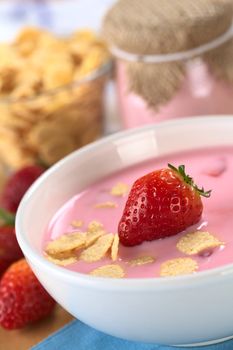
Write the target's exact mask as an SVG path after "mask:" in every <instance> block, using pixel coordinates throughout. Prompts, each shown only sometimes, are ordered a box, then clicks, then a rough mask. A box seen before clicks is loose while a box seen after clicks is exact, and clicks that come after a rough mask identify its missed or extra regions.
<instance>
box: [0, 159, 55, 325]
mask: <svg viewBox="0 0 233 350" xmlns="http://www.w3.org/2000/svg"><path fill="white" fill-rule="evenodd" d="M44 170H45V169H44V168H42V167H40V166H36V165H32V166H27V167H25V168H22V169H20V170H19V171H17V172H16V173H14V174H12V175H11V176H10V177H9V179H8V181H7V182H6V184H5V186H4V188H3V191H2V194H1V195H0V222H1V225H0V278H1V279H0V325H1V326H2V327H4V328H5V329H16V328H22V327H24V326H26V325H27V324H29V323H31V322H34V321H37V320H40V319H42V318H44V317H45V316H47V315H49V314H50V313H51V312H52V310H53V309H54V306H55V301H54V300H53V299H52V297H51V296H50V295H49V294H48V293H47V292H46V291H45V289H44V288H43V287H42V285H41V284H40V282H39V281H38V279H37V278H36V276H35V275H34V273H33V272H32V270H31V269H30V267H29V265H28V264H27V262H26V260H25V259H23V253H22V251H21V249H20V247H19V245H18V242H17V240H16V235H15V214H16V211H17V209H18V206H19V204H20V201H21V199H22V197H23V196H24V194H25V192H26V191H27V190H28V189H29V187H30V186H31V185H32V184H33V182H34V181H35V180H36V179H37V178H38V177H39V176H40V175H41V174H42V173H43V172H44Z"/></svg>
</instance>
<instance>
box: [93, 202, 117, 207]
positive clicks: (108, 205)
mask: <svg viewBox="0 0 233 350" xmlns="http://www.w3.org/2000/svg"><path fill="white" fill-rule="evenodd" d="M95 208H117V204H116V203H114V202H110V201H107V202H103V203H97V204H95Z"/></svg>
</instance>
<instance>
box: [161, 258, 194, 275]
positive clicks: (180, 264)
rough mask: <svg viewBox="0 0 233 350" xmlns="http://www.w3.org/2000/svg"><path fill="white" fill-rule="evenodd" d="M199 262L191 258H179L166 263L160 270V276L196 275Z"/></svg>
mask: <svg viewBox="0 0 233 350" xmlns="http://www.w3.org/2000/svg"><path fill="white" fill-rule="evenodd" d="M197 269H198V265H197V262H196V261H195V260H193V259H191V258H177V259H171V260H167V261H165V262H164V263H163V264H162V265H161V268H160V276H161V277H166V276H179V275H187V274H191V273H194V272H195V271H196V270H197Z"/></svg>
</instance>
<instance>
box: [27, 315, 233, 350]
mask: <svg viewBox="0 0 233 350" xmlns="http://www.w3.org/2000/svg"><path fill="white" fill-rule="evenodd" d="M175 349H176V350H177V349H180V350H184V349H189V350H191V349H192V350H194V349H196V350H232V349H233V340H228V341H226V342H224V343H220V344H216V345H209V346H201V347H194V348H184V347H182V348H178V347H175V348H174V347H170V346H163V345H155V344H145V343H138V342H131V341H126V340H122V339H119V338H115V337H111V336H110V335H106V334H104V333H102V332H99V331H96V330H95V329H93V328H90V327H89V326H87V325H85V324H84V323H82V322H80V321H77V320H75V321H72V322H71V323H69V324H68V325H67V326H65V327H63V328H62V329H61V330H59V331H58V332H57V333H54V334H52V335H51V336H50V337H48V338H47V339H45V340H44V341H42V342H41V343H39V344H38V345H36V346H34V347H33V348H32V349H31V350H175Z"/></svg>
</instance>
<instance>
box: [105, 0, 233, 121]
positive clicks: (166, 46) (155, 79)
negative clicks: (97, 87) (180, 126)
mask: <svg viewBox="0 0 233 350" xmlns="http://www.w3.org/2000/svg"><path fill="white" fill-rule="evenodd" d="M232 4H233V3H232V1H226V0H222V1H219V0H195V1H192V0H173V1H171V0H162V1H161V0H143V1H142V0H119V1H118V2H117V3H116V4H115V5H114V6H113V7H112V8H111V9H110V11H109V12H108V13H107V15H106V16H105V19H104V22H103V33H104V36H105V38H106V40H107V41H108V43H109V45H110V47H111V50H112V53H113V55H115V56H116V57H117V73H116V76H117V89H118V95H119V102H120V108H121V114H122V116H123V121H124V126H125V127H134V126H137V125H141V124H144V123H152V122H157V121H162V120H164V119H170V118H175V117H184V116H190V115H205V114H232V113H233V98H232V96H233V64H232V61H233V39H232V27H231V26H232V14H233V11H232V10H233V9H232Z"/></svg>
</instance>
